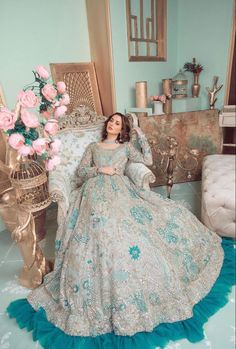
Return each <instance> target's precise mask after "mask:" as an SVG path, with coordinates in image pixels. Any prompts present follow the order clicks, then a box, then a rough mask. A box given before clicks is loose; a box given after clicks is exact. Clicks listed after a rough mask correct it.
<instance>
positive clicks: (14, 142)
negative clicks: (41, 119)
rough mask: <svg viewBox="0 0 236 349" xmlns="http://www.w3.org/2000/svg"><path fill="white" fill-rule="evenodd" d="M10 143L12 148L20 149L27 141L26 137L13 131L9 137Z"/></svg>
mask: <svg viewBox="0 0 236 349" xmlns="http://www.w3.org/2000/svg"><path fill="white" fill-rule="evenodd" d="M8 143H9V144H10V146H11V147H12V148H14V149H16V150H18V149H20V148H21V147H22V145H23V144H24V143H25V138H24V137H23V136H22V134H20V133H12V134H11V135H10V137H9V138H8Z"/></svg>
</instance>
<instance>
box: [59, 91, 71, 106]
mask: <svg viewBox="0 0 236 349" xmlns="http://www.w3.org/2000/svg"><path fill="white" fill-rule="evenodd" d="M68 104H70V96H69V95H68V93H65V94H64V95H63V96H62V98H61V99H60V105H68Z"/></svg>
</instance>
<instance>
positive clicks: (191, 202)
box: [0, 182, 235, 349]
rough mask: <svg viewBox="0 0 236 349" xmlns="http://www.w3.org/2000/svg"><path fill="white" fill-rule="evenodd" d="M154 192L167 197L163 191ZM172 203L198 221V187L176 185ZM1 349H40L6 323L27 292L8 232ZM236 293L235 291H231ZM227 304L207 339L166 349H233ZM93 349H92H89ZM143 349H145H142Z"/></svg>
mask: <svg viewBox="0 0 236 349" xmlns="http://www.w3.org/2000/svg"><path fill="white" fill-rule="evenodd" d="M153 190H155V191H157V192H159V193H160V194H162V195H164V196H166V189H165V188H164V187H158V188H153ZM172 199H173V200H178V201H181V202H182V203H184V204H185V205H186V206H187V207H188V208H189V209H190V210H191V211H192V212H193V213H194V214H195V215H196V216H197V217H200V207H201V183H200V182H192V183H184V184H176V185H174V187H173V190H172ZM55 219H56V209H55V207H51V208H50V210H49V211H48V214H47V237H46V241H44V244H42V247H43V246H44V253H45V255H46V256H47V257H48V258H53V241H54V238H55V231H56V223H55ZM0 259H1V262H0V349H36V348H38V349H39V348H41V347H40V345H39V344H38V343H34V342H33V341H32V339H31V333H28V332H26V331H25V330H23V331H22V330H20V329H18V327H17V326H16V324H15V322H14V320H10V319H8V317H7V316H6V314H5V308H6V307H7V305H8V304H9V302H10V301H12V300H14V299H17V298H23V297H25V296H26V295H27V294H28V292H29V290H28V289H26V288H23V287H21V286H19V284H18V281H17V276H18V275H19V272H20V270H21V267H22V258H21V255H20V253H19V251H18V248H17V246H16V245H15V243H13V242H12V241H11V237H10V234H9V233H8V232H7V231H2V232H0ZM234 291H235V290H234ZM229 299H230V301H229V303H228V304H227V305H226V306H225V307H224V308H223V309H221V310H220V311H219V312H218V313H217V314H215V315H214V316H213V317H212V318H211V319H210V321H209V322H208V323H207V324H206V326H205V330H206V339H205V340H203V341H201V342H199V343H197V344H191V343H189V342H187V341H186V340H183V341H178V342H175V343H171V344H170V345H169V346H168V347H167V348H166V349H205V348H207V349H233V348H235V311H234V308H235V295H234V292H232V294H231V295H230V297H229ZM65 349H67V348H65ZM91 349H93V348H91ZM143 349H145V348H143Z"/></svg>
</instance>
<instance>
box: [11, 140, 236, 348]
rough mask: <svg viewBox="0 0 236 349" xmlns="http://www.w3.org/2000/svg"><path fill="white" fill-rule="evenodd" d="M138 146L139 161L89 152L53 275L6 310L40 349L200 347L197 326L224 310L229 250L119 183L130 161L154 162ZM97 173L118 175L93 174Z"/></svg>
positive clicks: (176, 212) (173, 208)
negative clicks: (177, 343)
mask: <svg viewBox="0 0 236 349" xmlns="http://www.w3.org/2000/svg"><path fill="white" fill-rule="evenodd" d="M139 141H140V144H141V147H142V149H143V151H142V153H141V152H139V151H138V150H136V148H134V146H133V145H132V144H131V143H124V144H120V145H119V146H118V147H117V148H115V149H105V148H103V147H102V146H101V145H99V144H98V143H91V144H90V145H89V146H88V147H87V149H86V151H85V153H84V156H83V158H82V161H81V163H80V166H79V169H78V176H79V179H80V181H81V186H80V187H79V188H78V189H77V190H76V192H75V193H74V196H73V198H72V200H71V206H70V209H69V212H68V215H67V219H66V221H65V222H64V224H62V225H61V226H60V227H59V229H58V232H57V238H56V242H55V249H56V259H55V268H54V271H53V272H51V273H50V274H48V275H46V277H45V278H44V283H43V284H42V285H41V286H40V287H38V288H37V289H35V290H33V291H32V292H31V293H30V295H29V296H28V298H27V300H26V299H23V300H17V301H15V302H13V303H11V304H10V306H9V307H8V313H9V315H10V316H11V317H15V318H16V319H17V322H18V323H19V325H20V326H21V327H27V328H28V330H32V329H33V331H34V332H33V336H34V339H35V340H36V339H39V341H40V343H41V344H42V345H43V346H44V347H45V348H56V349H58V348H62V347H63V348H66V349H67V348H68V349H69V348H70V349H71V348H73V349H75V348H76V349H79V348H83V349H84V348H86V349H87V348H89V349H91V348H112V349H115V348H117V349H118V348H119V349H125V348H130V349H136V348H141V349H144V348H145V349H146V348H155V347H156V346H160V347H164V346H165V345H166V343H167V342H168V340H170V339H172V340H175V339H179V338H188V339H189V340H190V341H193V342H194V341H198V340H200V339H202V338H203V328H202V327H203V324H204V322H206V321H207V318H208V317H210V316H211V315H212V314H213V313H214V312H216V311H217V310H218V309H219V308H220V307H221V306H223V305H224V304H225V302H226V295H227V293H228V292H229V290H230V287H231V285H232V283H233V276H232V273H233V272H232V270H233V259H232V258H233V257H232V254H233V251H234V250H233V245H232V241H231V240H229V239H223V241H222V239H221V238H220V237H219V236H218V235H217V234H215V233H213V232H211V231H210V230H208V229H207V228H206V227H205V226H204V225H203V224H202V223H201V222H200V221H199V220H198V219H197V218H196V217H195V216H194V215H193V214H192V213H191V212H190V211H189V210H188V209H186V208H185V207H183V206H182V205H181V204H179V203H176V202H174V201H172V200H169V199H164V198H162V197H161V196H160V195H159V194H156V193H154V192H152V191H147V190H144V189H140V188H137V187H136V186H135V185H134V184H133V183H132V182H131V180H130V179H129V178H128V177H127V176H125V175H124V171H125V166H126V164H127V161H128V160H131V161H134V162H142V163H144V164H146V165H150V164H151V162H152V158H151V151H150V147H149V145H148V142H147V140H146V138H145V136H144V135H142V136H141V137H140V139H139ZM103 166H113V167H115V168H117V169H118V172H119V173H118V174H115V175H113V176H109V175H104V174H101V173H99V174H97V171H96V167H103ZM224 250H225V253H224ZM227 251H228V252H227ZM224 256H225V258H224ZM227 256H228V257H227ZM223 261H224V265H223ZM222 265H223V267H222ZM213 285H214V286H213ZM63 343H67V344H66V345H65V344H63ZM144 343H145V345H144Z"/></svg>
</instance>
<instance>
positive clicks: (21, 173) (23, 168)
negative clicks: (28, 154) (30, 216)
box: [10, 158, 51, 212]
mask: <svg viewBox="0 0 236 349" xmlns="http://www.w3.org/2000/svg"><path fill="white" fill-rule="evenodd" d="M10 179H11V182H12V186H13V187H14V188H15V190H16V199H17V203H18V204H19V205H21V206H24V207H25V208H26V209H27V210H29V211H31V212H37V211H40V210H43V209H44V208H46V207H47V206H49V204H50V203H51V198H50V196H49V192H48V184H47V174H46V171H45V169H44V168H43V167H42V166H41V165H40V164H39V163H38V162H36V161H34V160H30V159H28V158H22V159H21V161H20V162H18V163H17V164H16V165H15V167H14V168H13V170H12V171H11V175H10Z"/></svg>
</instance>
